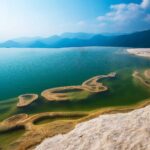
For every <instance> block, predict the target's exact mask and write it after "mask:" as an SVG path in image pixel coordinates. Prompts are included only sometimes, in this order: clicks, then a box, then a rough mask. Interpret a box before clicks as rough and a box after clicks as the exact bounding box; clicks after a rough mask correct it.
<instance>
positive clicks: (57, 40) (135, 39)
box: [0, 29, 150, 48]
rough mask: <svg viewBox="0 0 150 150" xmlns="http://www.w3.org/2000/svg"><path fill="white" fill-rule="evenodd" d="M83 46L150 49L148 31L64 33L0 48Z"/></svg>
mask: <svg viewBox="0 0 150 150" xmlns="http://www.w3.org/2000/svg"><path fill="white" fill-rule="evenodd" d="M83 46H112V47H136V48H137V47H139V48H140V47H143V48H148V47H150V29H149V30H144V31H138V32H134V33H129V34H118V35H115V34H110V35H108V34H107V35H105V34H104V35H103V34H94V33H93V34H92V33H91V34H90V33H64V34H62V35H59V36H58V35H53V36H50V37H47V38H42V37H39V38H31V39H30V38H29V39H27V38H26V40H25V41H23V39H22V41H21V40H19V39H17V40H15V39H14V40H8V41H5V42H3V43H0V47H1V48H11V47H12V48H63V47H83Z"/></svg>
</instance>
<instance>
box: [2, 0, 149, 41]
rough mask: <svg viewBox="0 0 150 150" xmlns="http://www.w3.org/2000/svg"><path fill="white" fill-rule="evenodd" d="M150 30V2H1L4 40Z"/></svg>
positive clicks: (99, 0) (93, 0) (102, 0)
mask: <svg viewBox="0 0 150 150" xmlns="http://www.w3.org/2000/svg"><path fill="white" fill-rule="evenodd" d="M148 28H150V0H132V1H131V0H124V1H123V0H0V39H10V38H16V37H25V36H28V37H29V36H49V35H53V34H61V33H63V32H94V33H101V32H133V31H137V30H144V29H148Z"/></svg>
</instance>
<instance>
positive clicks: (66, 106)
mask: <svg viewBox="0 0 150 150" xmlns="http://www.w3.org/2000/svg"><path fill="white" fill-rule="evenodd" d="M148 67H150V59H145V58H141V57H136V56H132V55H129V54H128V53H127V52H126V49H125V48H111V47H109V48H106V47H88V48H63V49H12V48H11V49H0V100H1V101H2V100H5V101H7V99H9V98H12V97H17V96H18V95H20V94H23V93H40V92H41V91H43V90H45V89H47V88H52V87H58V86H67V85H78V84H81V83H82V82H83V81H85V80H87V79H89V78H91V77H93V76H96V75H101V74H108V73H110V72H114V71H116V72H117V73H118V75H117V77H116V78H115V79H107V80H104V81H103V82H104V83H105V84H106V85H108V86H109V91H107V92H104V93H100V94H96V95H94V96H92V97H91V98H88V99H86V100H82V101H76V102H44V101H42V100H41V101H39V102H38V103H35V104H33V105H31V106H30V107H28V108H25V109H17V110H16V109H15V108H12V107H11V108H9V106H8V105H6V104H5V103H1V105H0V112H1V113H2V112H6V111H8V110H9V109H10V111H12V112H13V113H21V112H26V113H36V112H43V111H60V110H93V109H97V108H100V107H105V106H112V105H126V104H132V103H135V102H138V101H141V100H143V99H145V98H148V97H150V91H149V89H146V88H144V87H142V86H140V85H139V84H137V83H135V82H134V80H133V78H132V76H131V75H132V72H133V71H134V70H135V69H145V68H148ZM10 103H11V106H12V103H13V102H10ZM8 104H9V103H8ZM39 105H40V107H38V106H39ZM13 106H14V107H15V104H13ZM37 107H38V109H37Z"/></svg>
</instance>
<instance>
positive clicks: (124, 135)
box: [36, 105, 150, 150]
mask: <svg viewBox="0 0 150 150" xmlns="http://www.w3.org/2000/svg"><path fill="white" fill-rule="evenodd" d="M149 116H150V105H148V106H146V107H144V108H140V109H137V110H134V111H131V112H128V113H117V114H106V115H101V116H99V117H97V118H95V119H92V120H90V121H87V122H83V123H80V124H78V125H77V126H76V128H75V129H73V130H72V131H71V132H69V133H67V134H65V135H62V134H59V135H56V136H54V137H52V138H47V139H46V140H44V142H42V143H41V144H40V145H39V146H37V147H36V150H66V149H67V150H87V149H88V150H125V149H128V150H149V149H150V126H149V124H150V117H149Z"/></svg>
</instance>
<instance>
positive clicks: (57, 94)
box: [41, 73, 116, 101]
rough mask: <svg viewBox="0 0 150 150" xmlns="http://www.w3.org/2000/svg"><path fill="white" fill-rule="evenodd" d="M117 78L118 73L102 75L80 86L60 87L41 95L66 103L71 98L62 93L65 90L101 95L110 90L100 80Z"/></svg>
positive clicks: (47, 98) (50, 99)
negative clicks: (100, 93)
mask: <svg viewBox="0 0 150 150" xmlns="http://www.w3.org/2000/svg"><path fill="white" fill-rule="evenodd" d="M115 76H116V73H110V74H108V75H100V76H96V77H93V78H91V79H88V80H87V81H85V82H83V83H82V85H78V86H65V87H58V88H52V89H47V90H45V91H43V92H42V93H41V95H42V96H43V97H44V98H45V99H46V100H49V101H64V100H70V99H71V97H70V96H69V95H68V93H65V92H61V91H65V90H74V91H75V90H82V91H87V92H90V93H99V92H104V91H106V90H108V87H107V86H104V85H103V84H102V83H99V82H98V80H100V79H102V78H113V77H115Z"/></svg>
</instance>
